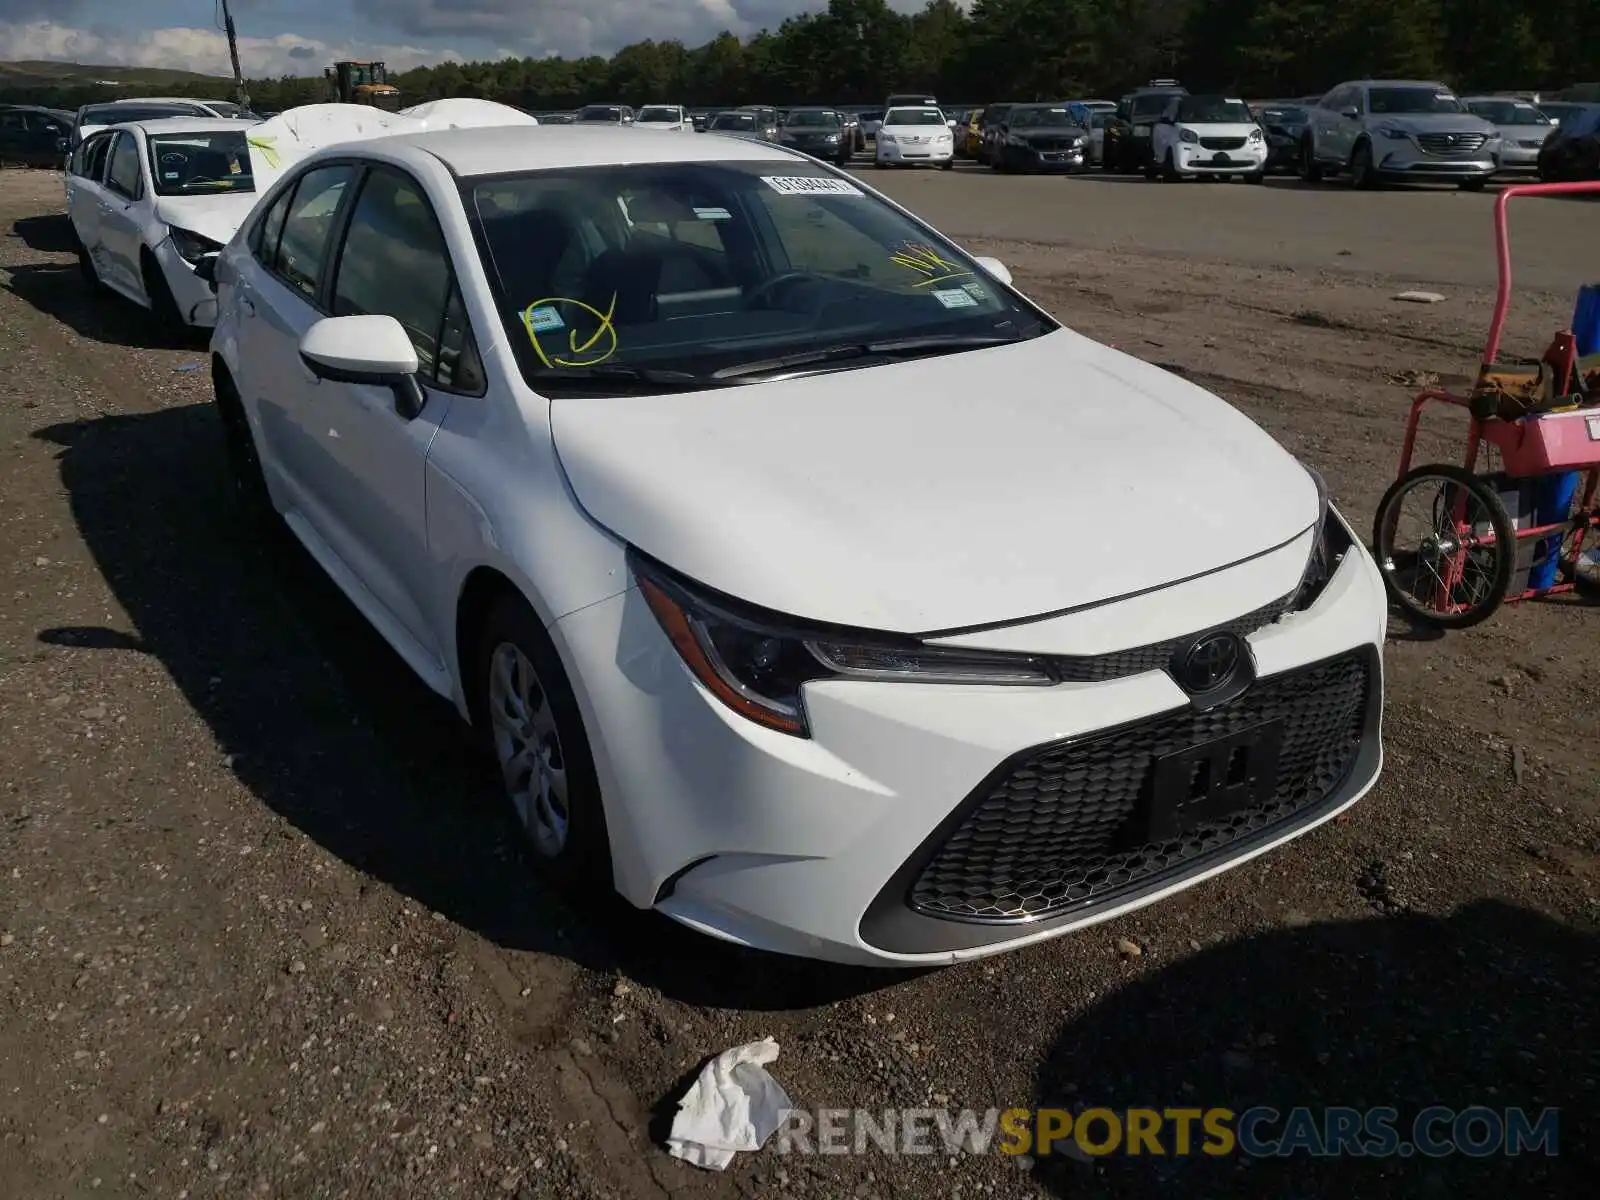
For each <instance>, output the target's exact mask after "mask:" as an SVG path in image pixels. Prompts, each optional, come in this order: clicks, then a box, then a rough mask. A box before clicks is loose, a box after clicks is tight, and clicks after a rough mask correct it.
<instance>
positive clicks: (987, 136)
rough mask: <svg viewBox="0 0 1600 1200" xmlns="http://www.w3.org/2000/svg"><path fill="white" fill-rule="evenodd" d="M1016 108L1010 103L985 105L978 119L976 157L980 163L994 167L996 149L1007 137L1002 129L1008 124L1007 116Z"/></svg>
mask: <svg viewBox="0 0 1600 1200" xmlns="http://www.w3.org/2000/svg"><path fill="white" fill-rule="evenodd" d="M1014 107H1015V105H1014V104H1012V103H1010V102H1002V103H997V104H986V105H984V108H983V112H982V113H981V114H980V115H979V117H978V153H977V154H976V156H975V157H976V158H977V160H978V161H979V162H980V163H983V164H985V165H986V166H993V165H994V161H995V148H996V147H997V146H998V145H999V144H1000V139H1001V138H1003V137H1004V136H1005V135H1004V134H1003V133H1001V132H1000V127H1001V126H1002V125H1004V124H1005V123H1006V115H1007V114H1008V113H1009V112H1010V111H1011V110H1012V108H1014Z"/></svg>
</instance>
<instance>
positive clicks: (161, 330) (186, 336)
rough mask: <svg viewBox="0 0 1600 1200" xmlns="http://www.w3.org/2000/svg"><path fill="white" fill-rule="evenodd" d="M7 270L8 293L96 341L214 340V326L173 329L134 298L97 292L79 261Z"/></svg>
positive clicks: (154, 344)
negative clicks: (86, 280)
mask: <svg viewBox="0 0 1600 1200" xmlns="http://www.w3.org/2000/svg"><path fill="white" fill-rule="evenodd" d="M5 272H6V273H7V274H8V275H9V276H10V279H9V280H8V281H7V283H6V285H5V286H6V290H7V291H9V292H11V293H12V294H13V295H15V296H18V297H20V298H21V299H23V300H25V301H27V302H28V303H29V304H31V305H32V306H33V307H34V308H36V309H38V310H39V311H40V312H42V313H44V314H45V315H47V316H50V317H54V318H55V319H56V320H58V321H60V322H61V323H62V324H64V325H67V326H69V327H70V328H71V329H72V330H73V331H74V332H75V333H77V334H78V335H79V336H80V337H85V338H88V339H89V340H90V341H95V342H102V343H104V344H106V345H108V346H131V347H134V348H135V349H140V350H203V349H204V348H205V347H206V345H207V343H208V342H209V341H210V337H211V331H210V330H208V329H172V328H168V327H166V326H164V325H162V323H161V322H160V321H158V320H157V319H156V318H155V317H154V316H153V315H152V314H151V313H150V311H149V310H148V309H144V308H140V307H139V306H138V305H137V304H135V303H134V302H133V301H131V300H127V299H124V298H123V297H121V296H119V295H116V294H115V293H113V292H110V291H107V290H105V289H104V288H102V289H100V290H98V291H95V290H91V289H90V287H89V285H88V284H87V283H85V282H84V279H83V275H82V273H81V272H80V271H79V270H78V264H77V263H76V262H38V263H26V264H22V265H18V266H11V267H6V268H5Z"/></svg>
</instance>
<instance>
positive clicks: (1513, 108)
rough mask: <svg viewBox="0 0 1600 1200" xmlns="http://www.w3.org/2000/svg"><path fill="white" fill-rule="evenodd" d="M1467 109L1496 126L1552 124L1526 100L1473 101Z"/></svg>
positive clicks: (1469, 102) (1468, 103) (1468, 104)
mask: <svg viewBox="0 0 1600 1200" xmlns="http://www.w3.org/2000/svg"><path fill="white" fill-rule="evenodd" d="M1467 109H1468V111H1469V112H1471V113H1472V114H1473V115H1474V116H1479V117H1482V118H1483V119H1484V120H1485V121H1488V122H1490V123H1491V124H1495V125H1548V124H1550V118H1549V117H1547V116H1545V115H1544V114H1543V113H1542V112H1540V111H1539V110H1538V109H1537V108H1535V107H1534V106H1533V105H1531V104H1529V103H1528V102H1527V101H1526V100H1471V101H1468V102H1467Z"/></svg>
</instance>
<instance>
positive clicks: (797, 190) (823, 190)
mask: <svg viewBox="0 0 1600 1200" xmlns="http://www.w3.org/2000/svg"><path fill="white" fill-rule="evenodd" d="M761 182H762V183H764V184H766V185H767V186H768V187H769V188H771V189H772V190H773V191H775V192H777V193H778V194H779V195H780V196H859V195H861V194H862V193H861V189H860V188H858V187H856V185H855V184H853V183H849V182H847V181H845V180H843V179H830V178H828V177H827V176H824V175H763V176H761Z"/></svg>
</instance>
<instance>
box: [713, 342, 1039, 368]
mask: <svg viewBox="0 0 1600 1200" xmlns="http://www.w3.org/2000/svg"><path fill="white" fill-rule="evenodd" d="M1022 340H1023V339H1022V338H1020V337H1015V336H1012V337H999V336H996V335H994V334H985V333H975V334H961V335H955V336H952V335H950V334H932V335H929V336H927V337H907V338H890V339H887V340H884V341H879V342H844V343H841V344H840V345H837V346H824V347H822V348H821V349H819V350H805V351H801V352H800V353H798V354H785V355H781V356H779V357H778V358H763V359H760V360H759V361H757V362H748V363H737V364H735V365H734V366H731V367H723V368H722V369H721V370H720V371H713V372H711V378H712V379H742V378H744V377H745V376H748V375H766V374H769V373H771V372H774V371H787V370H789V369H791V368H794V367H812V366H819V365H822V364H825V363H831V362H841V361H844V360H846V359H852V358H868V357H873V356H876V355H900V354H905V355H912V356H915V355H918V354H929V353H931V354H946V353H952V352H954V351H956V350H972V349H976V348H978V347H980V346H1004V345H1007V344H1009V343H1011V342H1020V341H1022Z"/></svg>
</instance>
